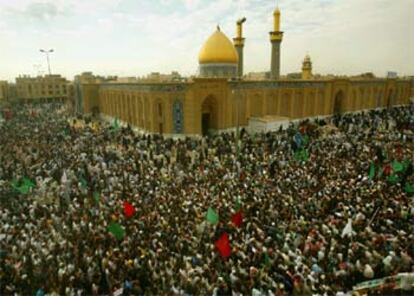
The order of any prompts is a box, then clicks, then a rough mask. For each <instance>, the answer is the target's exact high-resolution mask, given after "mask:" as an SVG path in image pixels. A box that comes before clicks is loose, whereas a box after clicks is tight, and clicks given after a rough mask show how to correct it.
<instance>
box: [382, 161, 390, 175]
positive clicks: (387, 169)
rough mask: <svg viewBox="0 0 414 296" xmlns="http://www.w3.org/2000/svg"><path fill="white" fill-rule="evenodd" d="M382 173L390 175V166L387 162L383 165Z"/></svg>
mask: <svg viewBox="0 0 414 296" xmlns="http://www.w3.org/2000/svg"><path fill="white" fill-rule="evenodd" d="M384 175H385V176H389V175H391V166H390V165H389V164H387V165H386V166H384Z"/></svg>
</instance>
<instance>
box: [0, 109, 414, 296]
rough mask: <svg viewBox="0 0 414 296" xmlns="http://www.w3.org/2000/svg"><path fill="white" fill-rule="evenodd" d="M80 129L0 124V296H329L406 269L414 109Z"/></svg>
mask: <svg viewBox="0 0 414 296" xmlns="http://www.w3.org/2000/svg"><path fill="white" fill-rule="evenodd" d="M79 122H83V119H82V118H72V117H70V114H68V113H67V112H66V110H65V108H64V106H62V105H57V104H43V105H41V106H37V107H34V106H16V107H14V108H13V109H12V117H11V118H9V119H8V120H6V121H4V122H3V123H2V125H1V126H0V143H1V145H0V204H1V206H0V294H1V295H46V294H47V295H112V293H114V295H315V294H317V295H336V294H337V293H340V292H342V293H347V292H349V291H352V289H353V287H354V286H355V285H356V284H358V283H360V282H363V281H366V280H372V279H377V278H382V277H386V276H391V275H395V274H398V273H403V272H414V263H413V256H414V222H413V221H414V198H413V196H412V190H410V189H412V185H413V184H414V176H413V174H412V171H413V165H412V164H413V161H414V155H413V151H414V143H413V142H414V141H413V137H412V135H413V133H412V131H413V123H414V108H413V106H405V107H396V108H390V109H384V110H373V111H366V112H362V113H358V114H346V115H337V116H334V117H332V118H326V119H320V120H315V121H309V120H308V121H303V122H301V123H298V124H291V125H290V126H289V128H287V129H280V130H279V131H274V132H268V133H259V134H249V133H248V132H246V131H245V130H242V131H241V133H240V135H239V136H237V135H236V133H233V134H232V133H227V134H226V133H224V134H216V135H212V136H209V137H200V138H181V139H172V138H164V137H163V136H160V135H145V134H141V133H139V132H137V131H134V130H133V129H131V128H130V127H129V126H121V127H118V126H117V124H116V125H114V124H112V123H104V122H99V121H94V120H93V122H92V123H93V124H88V122H86V123H85V124H84V125H83V126H81V125H80V124H79ZM298 153H300V154H298ZM298 155H299V157H298ZM396 162H397V163H398V164H404V169H401V170H400V169H396V168H395V167H393V164H395V163H396ZM392 176H394V178H393V179H392V178H391V179H390V177H392ZM27 180H29V181H27ZM25 182H26V183H25ZM27 182H28V183H27ZM22 186H23V187H24V190H23V189H22ZM125 203H127V204H128V206H129V207H132V208H133V209H134V211H133V212H132V213H129V214H128V215H126V214H125ZM208 209H211V210H213V212H214V213H215V214H216V216H217V218H218V219H217V220H218V222H217V221H216V222H213V223H212V221H211V219H210V220H209V219H207V218H206V215H207V212H208ZM235 213H239V214H240V215H239V220H238V223H236V224H237V225H236V224H235V223H234V221H233V219H232V217H234V214H235ZM111 225H112V226H113V225H117V226H118V231H116V232H113V231H112V232H111V229H110V226H111ZM119 228H120V229H119ZM114 234H115V235H114ZM223 234H226V235H227V236H228V242H227V243H228V244H229V245H230V251H231V253H230V254H228V255H226V256H223V254H222V253H221V252H220V250H219V249H218V248H217V246H218V244H217V241H218V240H219V239H220V238H222V237H223ZM412 284H413V283H406V284H405V285H403V287H402V288H403V290H404V291H410V289H412V287H413V286H412ZM411 291H412V290H411ZM408 293H410V292H408ZM411 293H412V292H411ZM407 295H408V294H407Z"/></svg>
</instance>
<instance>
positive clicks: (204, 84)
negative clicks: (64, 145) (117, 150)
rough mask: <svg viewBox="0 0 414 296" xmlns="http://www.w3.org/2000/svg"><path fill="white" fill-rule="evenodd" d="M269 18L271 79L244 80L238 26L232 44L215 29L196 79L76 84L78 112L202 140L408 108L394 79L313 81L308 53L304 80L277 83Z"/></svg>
mask: <svg viewBox="0 0 414 296" xmlns="http://www.w3.org/2000/svg"><path fill="white" fill-rule="evenodd" d="M280 16H281V13H280V10H279V9H276V10H275V11H274V13H273V28H272V31H271V32H270V33H269V39H270V43H271V65H270V75H269V77H268V78H267V79H261V80H246V79H243V75H244V73H243V59H244V56H243V48H244V44H245V41H246V40H245V38H244V36H243V24H244V22H245V21H246V19H245V18H243V19H240V20H239V21H237V27H236V28H237V30H236V32H237V34H236V37H235V38H233V40H232V41H231V40H230V39H229V38H228V37H227V36H226V35H225V34H224V33H223V32H222V31H221V29H220V27H217V29H216V30H215V32H213V34H211V36H210V37H208V39H207V41H206V42H205V44H204V45H203V46H202V48H201V50H200V53H199V57H198V60H199V73H198V76H197V77H195V78H193V79H191V80H190V81H185V82H163V83H143V82H138V83H120V82H99V83H98V82H95V81H78V82H77V83H75V101H76V104H77V105H78V108H77V109H78V110H80V111H81V112H83V113H91V112H95V113H99V114H100V115H101V116H102V117H103V118H106V119H111V118H118V119H119V120H120V121H121V122H124V123H127V124H130V125H131V126H134V127H136V128H137V129H139V130H142V131H143V132H146V133H160V134H166V135H179V134H182V135H201V134H207V133H210V132H218V131H226V130H231V129H234V128H236V127H248V126H249V124H250V123H251V122H252V120H255V119H262V120H268V121H272V120H275V121H277V120H280V119H284V120H295V119H299V118H304V117H316V116H327V115H332V114H335V113H343V112H352V111H359V110H365V109H373V108H381V107H388V106H392V105H402V104H408V103H409V100H410V97H412V96H413V95H414V87H413V85H414V84H413V82H412V81H410V80H400V79H378V78H370V79H368V78H365V79H364V78H359V79H356V78H353V79H352V78H341V79H338V78H332V79H314V77H313V74H312V62H311V59H310V57H309V56H306V57H305V59H304V61H303V66H302V79H299V80H288V79H280V56H281V54H280V53H281V44H282V41H283V32H282V31H281V30H280Z"/></svg>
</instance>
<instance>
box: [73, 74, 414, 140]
mask: <svg viewBox="0 0 414 296" xmlns="http://www.w3.org/2000/svg"><path fill="white" fill-rule="evenodd" d="M413 89H414V82H413V81H410V80H396V79H370V80H315V81H306V82H304V81H294V80H286V81H242V82H238V83H235V82H232V81H228V80H227V79H202V78H198V79H197V78H196V79H194V80H193V81H191V82H185V83H158V84H155V83H154V84H143V83H130V84H117V83H101V84H82V85H81V90H82V91H81V95H82V100H81V101H82V102H83V111H84V112H85V113H90V112H92V110H99V112H100V113H101V115H103V116H104V117H107V118H119V119H120V120H121V121H122V122H124V123H128V124H131V125H132V126H135V127H137V128H139V129H141V130H143V131H145V132H149V133H164V134H187V135H201V134H203V133H204V134H205V133H207V132H208V131H212V130H225V129H229V128H234V127H236V126H237V125H240V126H247V125H248V124H249V119H250V118H252V117H262V116H267V115H272V116H273V115H274V116H281V117H288V118H290V119H297V118H303V117H314V116H324V115H330V114H334V113H342V112H351V111H358V110H364V109H373V108H381V107H382V108H386V107H388V106H393V105H401V104H408V103H409V100H410V98H411V97H413V96H414V93H413ZM176 102H180V104H176Z"/></svg>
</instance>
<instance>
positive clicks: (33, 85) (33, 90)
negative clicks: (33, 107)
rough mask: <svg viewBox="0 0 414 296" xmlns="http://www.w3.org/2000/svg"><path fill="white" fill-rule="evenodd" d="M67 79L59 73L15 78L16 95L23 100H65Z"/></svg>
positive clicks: (66, 96)
mask: <svg viewBox="0 0 414 296" xmlns="http://www.w3.org/2000/svg"><path fill="white" fill-rule="evenodd" d="M68 84H69V81H68V80H66V78H64V77H62V76H61V75H45V76H38V77H30V76H27V75H24V76H19V77H18V78H16V96H17V98H18V99H20V100H23V101H25V102H34V101H36V102H51V101H62V102H63V101H65V100H66V99H67V98H68Z"/></svg>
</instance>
